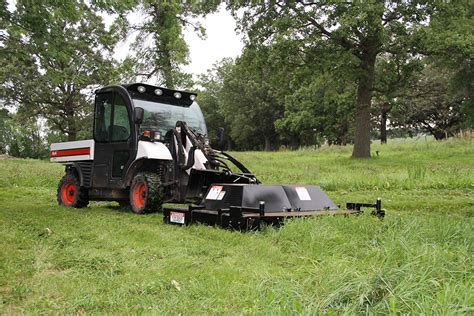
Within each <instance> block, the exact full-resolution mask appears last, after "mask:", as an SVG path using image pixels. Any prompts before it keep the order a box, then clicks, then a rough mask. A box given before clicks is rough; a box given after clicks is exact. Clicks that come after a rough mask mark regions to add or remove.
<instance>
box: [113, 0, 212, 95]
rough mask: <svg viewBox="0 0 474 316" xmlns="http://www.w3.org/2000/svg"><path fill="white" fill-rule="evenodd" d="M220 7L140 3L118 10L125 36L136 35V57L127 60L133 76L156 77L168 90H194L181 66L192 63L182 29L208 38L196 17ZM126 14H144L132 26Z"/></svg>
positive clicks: (189, 76) (151, 1) (143, 0)
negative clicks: (131, 33) (130, 32)
mask: <svg viewBox="0 0 474 316" xmlns="http://www.w3.org/2000/svg"><path fill="white" fill-rule="evenodd" d="M217 5H218V3H217V2H216V3H193V2H189V3H188V2H180V1H156V0H140V1H136V3H134V5H132V6H129V7H128V8H127V7H125V8H126V9H127V10H123V7H122V8H119V10H118V11H119V12H120V11H121V10H120V9H122V15H121V16H120V19H119V20H118V21H117V25H121V28H122V30H123V34H124V37H127V36H129V35H130V34H129V31H132V32H135V33H136V34H135V35H136V39H135V41H134V43H133V45H132V49H133V50H134V52H135V56H133V57H131V56H129V57H128V60H126V63H128V64H130V65H132V67H131V68H132V74H133V76H137V77H140V78H142V79H145V80H149V79H151V78H156V79H157V84H158V85H164V86H166V87H167V88H169V89H174V88H178V87H180V88H189V87H191V85H192V77H191V75H190V74H187V73H184V72H183V71H182V70H181V66H182V65H187V64H188V63H189V47H188V45H187V43H186V41H185V40H184V36H183V28H184V27H192V28H193V29H194V31H196V32H197V33H198V34H200V36H202V37H203V36H205V30H204V28H203V27H202V25H201V24H200V23H199V22H197V21H195V18H196V17H197V16H198V15H200V14H206V13H209V12H211V11H213V10H215V9H216V8H217ZM124 11H125V12H135V14H139V15H141V18H140V22H138V23H136V22H132V23H129V22H128V20H127V18H126V15H124V14H123V13H124Z"/></svg>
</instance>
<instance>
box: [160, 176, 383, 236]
mask: <svg viewBox="0 0 474 316" xmlns="http://www.w3.org/2000/svg"><path fill="white" fill-rule="evenodd" d="M361 208H373V209H374V210H373V211H372V213H371V214H372V215H375V216H378V217H380V218H383V217H384V215H385V211H384V210H382V202H381V199H380V198H379V199H377V201H376V203H375V204H369V203H353V202H350V203H347V205H346V209H340V208H339V207H338V206H337V205H335V204H334V203H333V202H332V201H331V199H329V197H328V196H327V195H326V194H325V193H324V192H323V191H321V189H320V187H318V186H314V185H263V184H233V183H232V184H229V183H223V184H213V185H211V186H210V187H209V189H208V191H207V192H206V194H205V197H204V198H203V199H202V201H201V203H199V204H198V205H190V206H188V207H165V208H164V209H163V212H164V221H165V223H171V224H180V225H189V224H192V223H196V222H197V223H205V224H210V225H218V226H221V227H225V228H233V229H244V230H245V229H258V228H260V226H261V225H262V224H267V225H268V224H270V225H279V224H281V223H282V222H283V221H284V220H286V219H288V218H293V217H309V216H323V215H358V214H360V213H362V210H361Z"/></svg>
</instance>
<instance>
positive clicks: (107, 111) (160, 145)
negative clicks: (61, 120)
mask: <svg viewBox="0 0 474 316" xmlns="http://www.w3.org/2000/svg"><path fill="white" fill-rule="evenodd" d="M95 94H96V95H95V109H94V128H93V139H90V140H81V141H74V142H64V143H55V144H52V145H51V151H50V157H51V161H53V162H59V163H63V164H65V165H66V174H65V175H64V177H63V178H62V179H61V181H60V184H59V187H58V202H59V204H61V205H66V206H71V207H84V206H86V205H87V204H88V202H89V201H90V200H105V201H118V202H120V203H121V204H130V205H131V208H132V210H133V211H134V212H136V213H145V212H149V211H154V210H159V209H161V204H162V203H163V202H166V201H169V202H177V203H182V202H186V201H192V200H193V199H199V198H201V197H202V194H203V192H204V191H205V190H206V189H207V187H208V186H209V184H210V182H211V181H214V180H221V179H223V178H225V177H226V176H225V172H223V171H222V170H221V171H219V169H222V168H220V167H219V163H217V162H216V161H210V160H213V158H212V155H211V154H212V152H211V151H212V150H211V149H210V148H209V147H208V143H209V142H208V140H207V129H206V123H205V121H204V116H203V114H202V112H201V109H200V108H199V105H198V104H197V103H196V102H195V98H196V94H194V93H189V92H185V91H178V90H170V89H165V88H161V87H156V86H151V85H147V84H141V83H140V84H130V85H116V86H108V87H104V88H102V89H99V90H97V91H96V92H95ZM237 180H238V182H242V179H240V180H239V179H237ZM243 182H248V180H244V181H243Z"/></svg>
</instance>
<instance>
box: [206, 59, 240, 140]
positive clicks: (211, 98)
mask: <svg viewBox="0 0 474 316" xmlns="http://www.w3.org/2000/svg"><path fill="white" fill-rule="evenodd" d="M233 65H234V61H233V60H232V59H231V58H224V59H223V60H222V61H220V62H219V63H216V64H214V65H213V68H212V69H209V70H208V71H207V73H206V74H202V75H200V76H199V79H198V81H197V84H198V85H199V86H200V92H199V99H198V101H199V105H200V106H201V110H202V112H203V114H204V117H205V120H206V125H207V130H208V136H209V139H210V140H211V142H212V144H211V145H212V146H213V148H218V147H226V148H227V149H229V148H231V147H232V140H231V138H230V137H229V136H228V135H227V132H228V131H229V130H230V128H229V125H228V124H226V122H225V118H224V114H223V113H222V98H221V91H222V87H223V85H224V80H225V78H226V77H227V76H228V75H229V73H230V70H231V69H232V67H233ZM220 128H222V129H223V130H224V138H225V139H224V140H222V143H221V144H218V143H216V141H215V140H216V139H217V130H218V129H220Z"/></svg>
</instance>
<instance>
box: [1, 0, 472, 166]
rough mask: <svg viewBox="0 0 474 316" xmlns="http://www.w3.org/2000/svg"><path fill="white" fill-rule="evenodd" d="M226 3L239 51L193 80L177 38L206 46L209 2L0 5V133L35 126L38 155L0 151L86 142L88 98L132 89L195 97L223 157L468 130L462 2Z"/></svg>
mask: <svg viewBox="0 0 474 316" xmlns="http://www.w3.org/2000/svg"><path fill="white" fill-rule="evenodd" d="M225 6H226V8H227V10H229V11H230V12H232V13H233V15H234V17H235V18H236V21H237V28H238V29H239V31H240V32H242V34H243V35H244V38H245V47H244V49H243V51H242V53H241V54H240V56H238V57H237V58H235V59H224V60H222V61H220V62H218V63H216V64H215V65H214V67H213V68H212V69H209V70H208V72H207V73H205V74H201V75H200V76H197V77H195V78H193V77H192V74H189V73H186V72H185V71H184V70H183V66H185V65H187V64H188V63H189V62H190V60H189V46H188V43H186V41H185V36H184V33H185V31H191V32H195V33H197V34H199V36H201V37H204V36H205V30H204V28H203V27H202V25H201V23H200V21H201V20H200V18H202V17H205V16H206V14H209V13H212V12H215V11H216V10H217V9H219V8H222V7H221V4H220V3H219V2H214V1H203V2H176V1H154V0H120V1H107V0H94V1H83V0H65V1H60V2H58V1H53V0H45V1H41V2H35V1H27V0H18V1H16V2H15V4H14V9H13V10H11V8H9V5H8V3H7V1H5V0H3V1H0V112H1V113H3V114H4V115H3V116H2V117H3V118H0V129H2V131H6V132H5V133H7V134H8V135H10V136H11V135H13V133H15V131H20V129H21V128H27V129H28V132H29V133H36V132H34V131H36V130H38V129H40V130H41V132H39V133H36V135H38V137H39V138H40V139H41V141H40V142H37V144H38V146H37V147H31V146H30V147H27V146H26V145H25V146H23V145H21V146H20V145H18V146H17V145H14V144H13V143H12V139H13V138H12V137H3V138H2V139H1V143H2V144H1V145H0V150H1V151H3V152H5V151H8V150H9V149H10V151H12V150H11V149H12V148H14V146H17V147H15V148H20V149H18V151H23V152H28V150H27V149H26V148H37V149H34V150H37V151H39V150H40V149H39V148H40V147H41V146H42V145H41V146H40V145H39V144H40V143H41V144H45V143H46V142H48V141H52V140H55V141H57V140H64V139H66V138H67V139H69V140H74V139H80V138H88V137H90V129H91V126H92V122H91V119H92V116H91V112H92V108H93V102H92V96H93V93H92V91H93V89H94V88H96V87H99V86H104V85H107V84H111V83H117V82H131V81H135V80H138V81H148V82H150V83H152V84H157V85H162V86H165V87H168V88H180V89H193V90H199V96H198V99H197V100H198V102H199V103H200V105H201V108H202V110H203V112H204V114H205V116H206V120H207V123H208V130H209V134H210V137H211V139H214V138H215V136H216V135H217V134H222V131H223V130H225V138H224V141H223V142H222V143H219V144H217V143H214V144H213V145H214V146H216V147H219V148H232V149H236V150H275V149H278V148H280V147H287V148H298V147H300V146H314V145H316V146H319V145H320V144H322V143H327V144H330V145H331V144H338V145H345V144H353V145H354V148H353V153H352V157H354V158H368V157H370V156H371V153H370V143H371V141H373V140H374V139H376V138H380V141H381V142H387V139H388V137H389V136H390V135H399V136H400V135H402V136H403V135H413V134H416V133H419V132H421V133H428V134H432V135H433V136H434V137H436V138H437V139H443V138H445V137H450V136H452V135H454V134H456V133H457V132H458V131H459V130H460V129H469V128H473V127H474V104H473V100H472V91H473V90H474V88H473V82H474V80H473V77H474V75H473V71H472V56H473V55H474V52H473V44H474V21H473V11H474V5H473V4H472V3H471V2H469V1H456V2H433V1H428V0H421V1H408V2H403V1H402V2H400V1H382V2H380V1H368V2H367V1H366V2H340V1H322V2H307V1H290V2H288V1H276V0H275V1H269V2H255V1H237V2H227V3H225ZM107 15H108V21H109V22H107V23H106V20H105V19H104V17H105V16H107ZM110 18H112V20H113V22H110V20H111V19H110ZM124 42H129V43H131V45H130V51H129V52H128V55H127V56H126V58H125V59H124V60H120V61H118V60H115V59H114V57H113V55H114V52H115V51H116V50H117V49H123V47H124V46H123V43H124ZM120 45H122V46H120ZM122 55H123V54H122ZM196 78H197V81H195V82H194V80H193V79H196ZM25 141H26V140H25ZM28 146H29V145H28ZM21 148H23V149H21Z"/></svg>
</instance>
